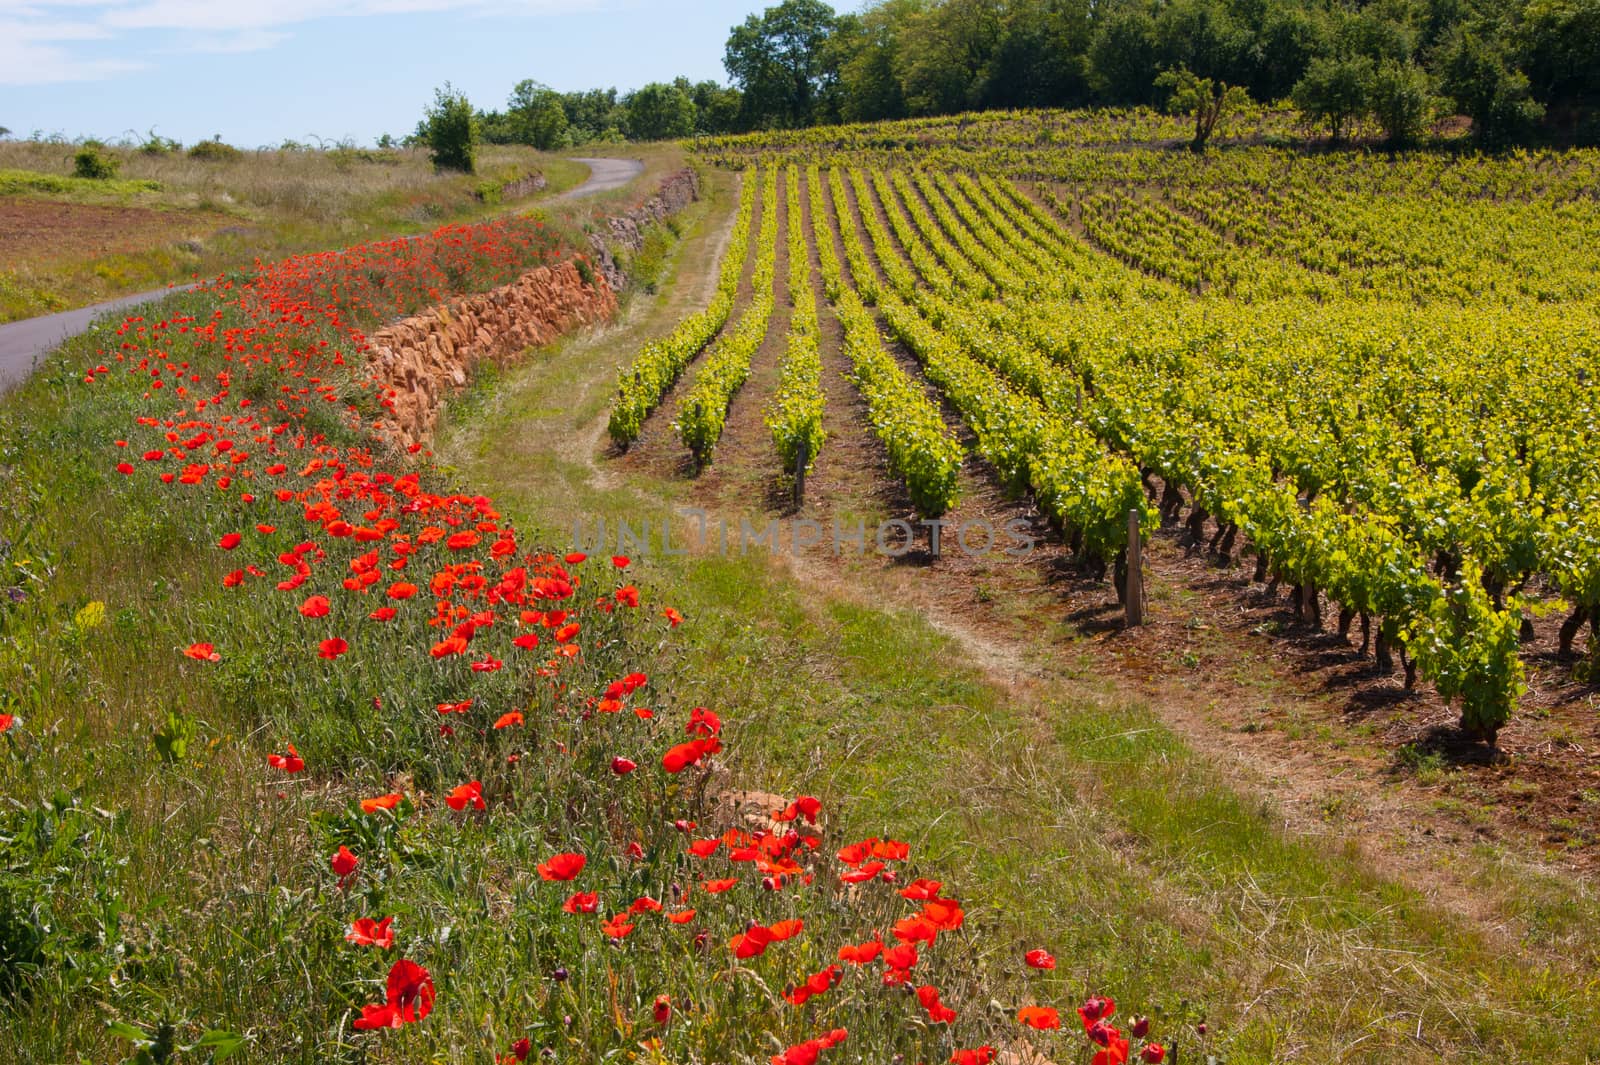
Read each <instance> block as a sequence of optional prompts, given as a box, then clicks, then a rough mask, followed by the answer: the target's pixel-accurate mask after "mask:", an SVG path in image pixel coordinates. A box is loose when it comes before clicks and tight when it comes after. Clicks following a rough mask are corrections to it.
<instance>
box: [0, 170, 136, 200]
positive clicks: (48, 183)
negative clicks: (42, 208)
mask: <svg viewBox="0 0 1600 1065" xmlns="http://www.w3.org/2000/svg"><path fill="white" fill-rule="evenodd" d="M160 191H161V182H159V181H151V180H149V179H136V178H135V179H129V178H110V179H106V180H96V179H92V178H81V177H71V176H63V175H60V174H42V173H39V172H38V171H34V170H11V169H3V170H0V196H14V195H17V194H18V193H48V194H50V195H57V196H72V195H79V196H95V197H100V196H115V197H128V196H136V195H138V194H139V193H141V192H160Z"/></svg>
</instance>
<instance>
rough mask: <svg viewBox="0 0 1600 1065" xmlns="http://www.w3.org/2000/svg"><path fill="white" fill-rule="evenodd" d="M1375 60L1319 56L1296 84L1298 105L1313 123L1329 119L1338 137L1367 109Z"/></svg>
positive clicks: (1336, 139)
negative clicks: (1323, 57)
mask: <svg viewBox="0 0 1600 1065" xmlns="http://www.w3.org/2000/svg"><path fill="white" fill-rule="evenodd" d="M1372 79H1373V70H1372V60H1370V59H1367V58H1365V57H1364V56H1363V57H1358V58H1353V59H1318V60H1317V61H1316V62H1314V63H1312V64H1311V66H1310V68H1309V69H1307V71H1306V75H1305V77H1303V78H1301V79H1300V80H1299V81H1298V82H1297V83H1296V84H1295V87H1294V93H1293V97H1294V105H1295V107H1296V108H1297V109H1299V111H1300V113H1301V114H1303V115H1305V117H1306V119H1307V120H1308V121H1310V122H1313V123H1327V126H1328V134H1329V136H1330V137H1331V138H1332V139H1333V140H1334V141H1335V142H1337V141H1340V140H1343V139H1344V136H1345V134H1346V133H1347V132H1348V131H1349V127H1350V125H1351V124H1352V123H1354V122H1355V121H1356V120H1358V119H1359V118H1360V117H1361V116H1362V115H1364V114H1366V113H1367V110H1368V101H1369V99H1370V98H1371V95H1372Z"/></svg>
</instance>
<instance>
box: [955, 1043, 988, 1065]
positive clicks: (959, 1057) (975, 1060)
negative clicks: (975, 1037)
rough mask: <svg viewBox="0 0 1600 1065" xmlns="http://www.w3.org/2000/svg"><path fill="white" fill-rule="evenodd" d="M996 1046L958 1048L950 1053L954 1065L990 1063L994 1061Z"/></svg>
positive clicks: (985, 1064)
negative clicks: (969, 1048)
mask: <svg viewBox="0 0 1600 1065" xmlns="http://www.w3.org/2000/svg"><path fill="white" fill-rule="evenodd" d="M994 1053H995V1051H994V1047H992V1046H987V1045H985V1046H981V1047H973V1048H972V1049H971V1050H957V1051H955V1052H954V1053H952V1054H951V1055H950V1061H951V1062H952V1065H990V1063H991V1062H993V1061H994Z"/></svg>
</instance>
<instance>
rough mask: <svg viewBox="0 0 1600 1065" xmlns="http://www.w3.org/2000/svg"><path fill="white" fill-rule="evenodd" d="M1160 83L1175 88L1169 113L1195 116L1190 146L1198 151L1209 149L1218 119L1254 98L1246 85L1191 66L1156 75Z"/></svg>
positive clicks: (1190, 148) (1168, 109) (1168, 99)
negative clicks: (1198, 73)
mask: <svg viewBox="0 0 1600 1065" xmlns="http://www.w3.org/2000/svg"><path fill="white" fill-rule="evenodd" d="M1156 85H1157V87H1159V88H1164V89H1170V90H1172V94H1171V95H1170V96H1168V97H1167V112H1168V113H1169V114H1175V115H1191V116H1193V117H1194V140H1192V141H1190V142H1189V150H1190V151H1195V152H1198V151H1203V150H1205V146H1206V141H1207V140H1208V139H1209V138H1210V137H1211V132H1212V131H1213V130H1214V129H1216V128H1217V120H1218V119H1220V118H1221V117H1222V116H1223V115H1225V114H1227V113H1228V112H1229V111H1236V110H1238V109H1239V108H1241V107H1243V106H1244V105H1245V104H1247V103H1249V102H1250V94H1249V93H1247V92H1245V91H1244V87H1243V86H1242V85H1229V84H1228V83H1227V82H1224V81H1214V80H1212V79H1211V78H1202V77H1198V76H1196V75H1195V74H1193V73H1191V72H1190V71H1189V69H1188V68H1187V67H1179V68H1178V69H1177V70H1169V71H1166V72H1165V73H1163V74H1162V75H1161V76H1160V77H1158V78H1157V79H1156Z"/></svg>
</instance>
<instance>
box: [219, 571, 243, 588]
mask: <svg viewBox="0 0 1600 1065" xmlns="http://www.w3.org/2000/svg"><path fill="white" fill-rule="evenodd" d="M243 583H244V570H242V569H236V570H234V571H233V572H232V573H229V574H226V575H225V576H224V577H223V578H222V586H223V587H224V588H237V587H239V585H241V584H243Z"/></svg>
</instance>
